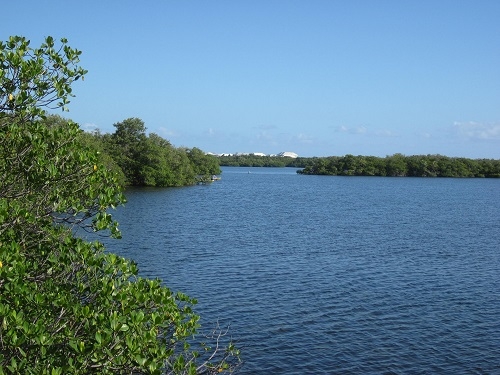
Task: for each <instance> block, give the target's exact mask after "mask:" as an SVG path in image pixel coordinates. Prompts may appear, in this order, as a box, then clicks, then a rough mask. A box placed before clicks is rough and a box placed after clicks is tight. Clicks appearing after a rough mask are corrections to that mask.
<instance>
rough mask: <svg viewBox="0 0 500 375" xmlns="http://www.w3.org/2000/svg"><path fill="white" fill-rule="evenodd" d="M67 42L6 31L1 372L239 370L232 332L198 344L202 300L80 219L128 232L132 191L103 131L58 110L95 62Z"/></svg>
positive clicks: (0, 118) (0, 100)
mask: <svg viewBox="0 0 500 375" xmlns="http://www.w3.org/2000/svg"><path fill="white" fill-rule="evenodd" d="M61 43H62V46H61V48H59V49H57V50H56V49H54V41H53V39H52V38H50V37H49V38H47V39H46V41H45V43H44V44H43V45H42V47H40V48H39V49H31V48H30V47H29V41H27V40H26V39H24V38H21V37H12V38H10V39H9V41H8V42H7V43H6V44H1V43H0V64H1V66H2V69H1V75H0V106H1V107H0V109H1V110H0V145H1V146H0V374H20V373H22V374H51V375H55V374H92V373H95V374H97V373H99V374H116V373H120V374H132V373H133V374H160V373H175V374H195V373H216V372H220V371H224V370H227V371H230V370H231V369H232V368H233V364H235V363H237V362H238V357H237V354H238V351H237V349H236V348H234V346H233V345H232V343H231V342H229V343H228V344H227V347H225V348H224V349H221V346H220V345H222V341H223V334H224V332H220V331H217V332H218V333H217V334H216V335H215V343H214V345H215V348H214V349H210V348H208V347H206V346H205V345H203V344H200V347H199V351H198V350H195V349H197V348H196V347H193V346H191V345H190V343H191V342H196V340H195V339H193V337H198V336H194V335H195V334H196V333H197V330H198V329H199V324H198V320H199V317H198V316H197V315H196V314H195V313H194V312H193V310H192V308H193V305H194V304H195V303H196V301H195V300H192V299H190V298H189V297H187V296H185V295H183V294H181V293H177V294H174V293H172V292H171V291H170V290H169V289H168V288H167V287H165V286H163V285H162V283H161V281H160V280H147V279H143V278H141V277H138V276H137V273H138V270H137V267H136V265H135V264H134V263H133V262H131V261H129V260H126V259H123V258H121V257H118V256H116V255H114V254H110V253H107V252H105V251H104V248H103V246H102V245H101V244H100V243H98V242H88V241H85V240H84V239H81V238H78V237H75V235H74V230H75V229H76V228H84V229H86V230H89V231H94V232H101V231H105V232H107V233H110V234H111V235H113V236H115V237H119V236H120V233H119V231H118V228H117V224H116V223H115V222H114V221H113V220H112V218H111V215H110V214H109V213H108V212H107V210H108V209H110V208H114V207H116V206H117V205H120V204H122V203H124V201H125V199H124V196H123V194H122V192H121V190H120V187H119V183H118V182H117V179H116V177H117V174H116V173H115V172H113V170H112V168H108V167H107V166H106V165H105V162H106V159H105V158H104V159H103V157H102V156H101V155H99V154H98V153H97V152H96V144H95V142H94V143H93V138H89V137H88V136H84V135H83V133H82V131H81V130H80V129H79V128H78V126H77V124H75V123H73V122H71V121H66V120H63V119H62V118H59V117H54V116H46V113H45V108H47V107H51V106H52V104H54V103H55V104H56V106H59V107H63V108H64V107H65V105H66V104H67V103H68V102H69V100H68V97H69V96H70V95H71V87H70V85H71V83H72V82H73V81H75V80H76V79H78V78H80V77H82V78H83V74H85V71H84V70H83V69H81V68H80V67H78V66H77V64H78V56H79V52H78V51H76V50H73V49H71V48H69V47H68V46H67V45H66V41H65V40H62V41H61ZM99 147H100V146H99ZM108 162H109V160H108Z"/></svg>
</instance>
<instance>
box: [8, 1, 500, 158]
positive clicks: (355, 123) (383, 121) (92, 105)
mask: <svg viewBox="0 0 500 375" xmlns="http://www.w3.org/2000/svg"><path fill="white" fill-rule="evenodd" d="M3 12H4V16H3V17H2V26H1V30H2V33H3V36H2V40H6V39H7V38H8V37H9V36H10V35H23V36H26V37H28V38H29V39H31V41H32V45H33V46H38V45H39V44H40V43H41V41H42V39H43V37H44V36H47V35H52V36H54V37H56V38H60V37H66V38H67V39H68V40H69V44H70V45H71V46H72V47H74V48H78V49H80V50H82V51H83V55H82V61H81V65H82V66H83V67H84V68H86V69H88V70H89V73H88V75H87V76H86V78H85V81H84V82H77V84H75V86H74V93H75V94H76V97H75V98H73V100H72V102H71V104H70V107H69V109H70V112H69V113H67V114H64V115H65V116H67V117H69V118H71V119H73V120H74V121H76V122H78V123H79V124H80V125H81V126H82V127H83V128H86V129H91V128H93V127H97V128H99V129H100V130H101V131H103V132H113V131H114V127H113V124H114V123H116V122H120V121H122V120H124V119H126V118H129V117H139V118H141V119H142V120H143V121H144V122H145V124H146V127H147V128H148V131H149V132H155V133H157V134H159V135H161V136H162V137H164V138H166V139H168V140H170V142H171V143H172V144H174V145H175V146H186V147H199V148H201V149H203V150H204V151H207V152H214V153H223V152H228V153H234V152H264V153H278V152H281V151H292V152H296V153H297V154H299V155H300V156H329V155H345V154H354V155H375V156H386V155H391V154H394V153H397V152H400V153H403V154H406V155H414V154H442V155H447V156H464V157H471V158H495V159H500V22H499V21H498V20H499V19H500V1H497V0H491V1H487V0H472V1H468V0H459V1H456V0H453V1H447V0H433V1H426V0H419V1H416V0H415V1H405V0H397V1H396V0H394V1H384V0H364V1H362V0H352V1H335V0H324V1H322V0H302V1H294V0H286V1H285V0H265V1H260V0H251V1H243V0H241V1H238V0H227V1H219V0H211V1H208V0H197V1H196V0H192V1H180V0H179V1H165V0H164V1H160V0H157V1H152V0H150V1H143V2H137V1H127V0H121V1H115V0H106V1H94V0H90V1H89V0H88V1H85V2H83V1H71V0H66V1H57V0H54V1H40V0H36V1H35V0H24V1H19V2H13V1H11V2H10V3H9V5H8V6H4V7H3Z"/></svg>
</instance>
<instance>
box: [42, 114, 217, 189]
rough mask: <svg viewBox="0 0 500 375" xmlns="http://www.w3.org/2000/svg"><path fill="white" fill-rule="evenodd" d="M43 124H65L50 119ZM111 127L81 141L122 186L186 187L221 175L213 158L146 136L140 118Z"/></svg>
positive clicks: (203, 153)
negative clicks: (112, 131)
mask: <svg viewBox="0 0 500 375" xmlns="http://www.w3.org/2000/svg"><path fill="white" fill-rule="evenodd" d="M46 121H48V122H52V123H60V122H65V121H66V120H64V119H63V118H61V117H59V116H49V117H48V119H47V120H46ZM114 127H115V128H116V130H115V132H114V133H111V134H109V133H106V134H103V133H101V132H100V131H99V130H97V131H94V132H92V133H88V132H82V133H81V138H82V141H83V142H84V143H85V144H86V145H87V146H89V147H90V148H92V149H95V150H97V151H98V152H99V156H100V158H101V160H100V161H101V162H102V163H103V164H104V165H106V167H107V168H108V169H109V170H111V171H113V172H114V174H115V176H116V177H117V179H118V181H119V182H120V183H121V184H122V185H123V186H186V185H193V184H195V183H196V182H197V181H199V180H206V179H207V176H212V175H216V174H220V173H221V170H220V167H219V161H218V160H217V158H216V157H215V156H213V155H207V154H205V152H203V151H202V150H200V149H199V148H196V147H194V148H191V149H190V148H185V147H174V146H173V145H172V144H170V142H169V141H168V140H166V139H164V138H162V137H160V136H159V135H158V134H155V133H149V134H148V135H146V126H145V124H144V122H143V121H142V120H141V119H139V118H128V119H126V120H123V121H121V122H118V123H116V124H114Z"/></svg>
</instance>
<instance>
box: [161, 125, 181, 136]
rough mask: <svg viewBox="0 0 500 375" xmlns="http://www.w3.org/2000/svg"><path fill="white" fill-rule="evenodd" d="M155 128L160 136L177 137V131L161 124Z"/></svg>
mask: <svg viewBox="0 0 500 375" xmlns="http://www.w3.org/2000/svg"><path fill="white" fill-rule="evenodd" d="M157 130H158V134H159V135H160V136H162V137H167V138H176V137H179V133H177V132H176V131H174V130H170V129H167V128H165V127H163V126H161V127H159V128H158V129H157Z"/></svg>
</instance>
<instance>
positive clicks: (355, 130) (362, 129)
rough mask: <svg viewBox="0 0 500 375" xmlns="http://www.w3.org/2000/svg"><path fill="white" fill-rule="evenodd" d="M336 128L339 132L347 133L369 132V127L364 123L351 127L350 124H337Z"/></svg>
mask: <svg viewBox="0 0 500 375" xmlns="http://www.w3.org/2000/svg"><path fill="white" fill-rule="evenodd" d="M335 130H336V131H337V132H340V133H347V134H366V133H367V129H366V127H365V126H363V125H361V126H355V127H349V126H345V125H341V126H337V127H336V128H335Z"/></svg>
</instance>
